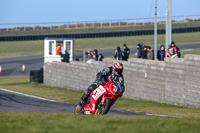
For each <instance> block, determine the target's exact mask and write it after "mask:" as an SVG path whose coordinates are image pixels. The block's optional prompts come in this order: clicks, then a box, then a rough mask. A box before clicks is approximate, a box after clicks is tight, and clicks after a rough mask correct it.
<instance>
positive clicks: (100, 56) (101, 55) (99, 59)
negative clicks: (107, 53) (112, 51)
mask: <svg viewBox="0 0 200 133" xmlns="http://www.w3.org/2000/svg"><path fill="white" fill-rule="evenodd" d="M103 58H104V56H103V54H102V53H100V54H99V57H98V61H103Z"/></svg>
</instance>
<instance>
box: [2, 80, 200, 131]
mask: <svg viewBox="0 0 200 133" xmlns="http://www.w3.org/2000/svg"><path fill="white" fill-rule="evenodd" d="M0 87H1V88H5V89H9V90H14V91H18V92H22V93H26V94H31V95H36V96H40V97H44V98H49V99H53V100H57V101H68V102H69V101H71V102H77V101H78V100H79V98H80V96H81V95H82V93H83V92H79V91H72V90H67V89H61V88H52V87H47V86H44V85H42V84H30V83H29V79H28V77H0ZM115 106H116V108H119V109H124V110H129V111H137V112H145V113H156V114H166V115H173V116H174V115H176V116H182V117H184V118H170V117H130V116H109V115H106V116H88V115H87V116H83V115H73V114H66V113H41V112H37V113H36V112H29V113H23V112H22V113H9V112H0V118H1V119H0V129H1V132H2V133H13V132H20V133H35V132H43V133H49V132H52V133H62V132H88V133H90V132H91V133H92V132H97V133H98V132H99V133H100V132H115V133H118V132H119V133H121V132H124V133H130V132H132V133H138V132H140V133H155V132H162V133H169V132H170V133H177V132H183V133H184V132H187V133H190V132H191V133H199V131H200V127H199V123H200V109H194V108H186V107H180V106H172V105H168V104H160V103H155V102H147V101H137V100H131V99H127V98H120V99H118V101H117V102H116V103H115Z"/></svg>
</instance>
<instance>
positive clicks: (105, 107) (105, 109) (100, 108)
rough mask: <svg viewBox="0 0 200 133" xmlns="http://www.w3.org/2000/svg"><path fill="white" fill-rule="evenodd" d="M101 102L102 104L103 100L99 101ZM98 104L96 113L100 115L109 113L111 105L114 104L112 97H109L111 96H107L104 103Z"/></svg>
mask: <svg viewBox="0 0 200 133" xmlns="http://www.w3.org/2000/svg"><path fill="white" fill-rule="evenodd" d="M99 104H101V102H100V103H99ZM99 104H98V106H97V107H98V109H97V111H96V113H95V114H96V115H99V114H107V113H108V111H109V110H110V107H111V106H112V100H111V99H109V98H107V99H106V100H105V103H104V104H101V105H99Z"/></svg>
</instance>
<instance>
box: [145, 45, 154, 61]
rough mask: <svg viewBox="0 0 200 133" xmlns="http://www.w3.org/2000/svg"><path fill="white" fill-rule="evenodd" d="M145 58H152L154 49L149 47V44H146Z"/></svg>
mask: <svg viewBox="0 0 200 133" xmlns="http://www.w3.org/2000/svg"><path fill="white" fill-rule="evenodd" d="M147 59H148V60H154V51H153V50H152V49H151V47H150V46H147Z"/></svg>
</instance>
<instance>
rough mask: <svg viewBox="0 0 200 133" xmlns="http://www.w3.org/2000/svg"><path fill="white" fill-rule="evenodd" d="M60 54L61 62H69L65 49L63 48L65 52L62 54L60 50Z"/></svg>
mask: <svg viewBox="0 0 200 133" xmlns="http://www.w3.org/2000/svg"><path fill="white" fill-rule="evenodd" d="M60 56H61V60H62V62H67V63H69V53H68V52H67V50H65V54H62V52H61V53H60Z"/></svg>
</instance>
